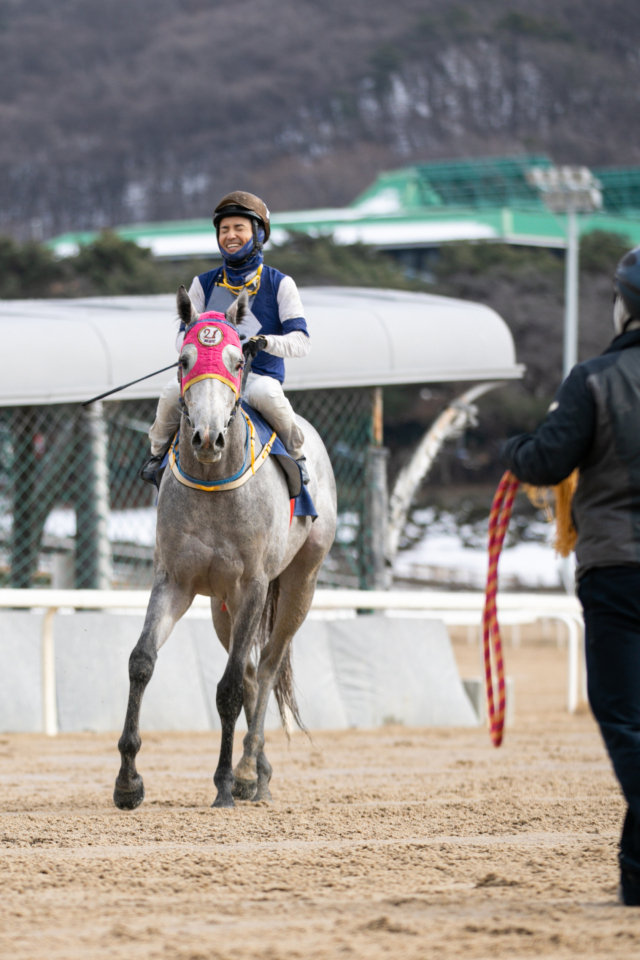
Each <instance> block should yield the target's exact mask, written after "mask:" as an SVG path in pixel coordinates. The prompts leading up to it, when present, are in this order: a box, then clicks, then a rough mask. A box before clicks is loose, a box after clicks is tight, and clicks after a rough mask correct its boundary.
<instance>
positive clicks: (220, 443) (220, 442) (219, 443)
mask: <svg viewBox="0 0 640 960" xmlns="http://www.w3.org/2000/svg"><path fill="white" fill-rule="evenodd" d="M214 447H215V449H216V450H224V433H222V431H221V432H220V433H219V434H218V436H217V437H216V442H215V443H214Z"/></svg>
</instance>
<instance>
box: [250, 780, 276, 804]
mask: <svg viewBox="0 0 640 960" xmlns="http://www.w3.org/2000/svg"><path fill="white" fill-rule="evenodd" d="M259 800H265V801H266V802H267V803H273V797H272V796H271V790H269V787H268V785H266V784H265V786H264V787H258V789H257V790H256V794H255V797H253V802H254V803H258V801H259Z"/></svg>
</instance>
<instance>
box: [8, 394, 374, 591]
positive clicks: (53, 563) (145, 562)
mask: <svg viewBox="0 0 640 960" xmlns="http://www.w3.org/2000/svg"><path fill="white" fill-rule="evenodd" d="M291 400H292V402H293V404H294V407H295V409H296V410H297V411H298V412H299V413H300V414H301V415H302V416H304V417H305V418H306V419H308V420H309V421H310V422H311V423H312V424H313V425H314V426H315V427H316V429H317V430H318V431H319V433H320V434H321V436H322V438H323V440H324V441H325V443H326V445H327V449H328V451H329V455H330V457H331V460H332V463H333V466H334V470H335V474H336V480H337V486H338V509H339V526H338V536H337V538H336V543H335V544H334V547H333V549H332V551H331V554H330V556H329V557H328V558H327V561H326V563H325V566H324V568H323V570H322V573H321V578H320V579H321V582H322V583H323V584H324V585H335V586H362V587H364V586H367V585H368V584H369V581H370V568H371V563H370V560H369V548H368V546H367V544H368V535H367V517H366V512H367V501H366V496H365V469H366V462H367V451H368V449H369V445H370V443H371V436H370V431H371V390H369V389H360V390H316V391H300V392H296V393H292V394H291ZM155 407H156V403H155V401H154V400H137V401H131V400H125V401H119V402H118V401H115V402H105V403H104V404H102V410H100V405H98V404H95V405H94V407H93V408H91V410H90V411H83V409H82V407H80V406H79V405H77V404H59V405H52V406H47V407H14V408H3V409H0V583H1V584H2V585H3V586H12V587H22V588H28V587H46V586H54V587H59V588H72V587H76V588H80V589H106V588H116V589H118V588H121V589H127V588H128V589H133V588H144V587H148V586H150V585H151V581H152V564H153V549H154V543H155V524H156V508H155V500H156V496H155V491H154V489H153V488H152V487H151V486H150V485H149V484H145V483H143V482H142V481H141V480H139V479H138V470H139V469H140V466H141V465H142V463H143V462H144V460H145V459H146V457H147V456H148V452H149V441H148V438H147V433H148V430H149V426H150V424H151V422H152V420H153V417H154V414H155ZM222 495H223V494H222Z"/></svg>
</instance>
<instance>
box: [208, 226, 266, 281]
mask: <svg viewBox="0 0 640 960" xmlns="http://www.w3.org/2000/svg"><path fill="white" fill-rule="evenodd" d="M263 243H264V230H263V229H262V227H258V243H257V244H256V245H255V246H254V239H253V237H251V240H247V242H246V243H245V245H244V246H243V247H240V249H239V250H236V252H235V253H227V251H226V250H223V248H222V247H221V246H220V241H218V249H219V250H220V253H221V254H222V260H223V262H224V268H225V273H226V274H227V280H228V281H229V283H231V284H233V286H234V287H239V286H240V285H241V284H243V283H246V281H247V277H249V276H250V275H251V274H252V273H255V272H256V270H257V269H258V267H259V266H260V264H261V263H262V260H263V257H262V244H263ZM252 250H253V254H252V256H251V257H249V259H248V260H247V261H246V262H245V263H243V264H241V265H240V266H238V265H237V264H238V260H243V259H244V258H245V257H246V256H247V254H248V253H250V252H251V251H252Z"/></svg>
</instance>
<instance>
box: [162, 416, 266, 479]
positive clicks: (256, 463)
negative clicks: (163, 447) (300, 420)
mask: <svg viewBox="0 0 640 960" xmlns="http://www.w3.org/2000/svg"><path fill="white" fill-rule="evenodd" d="M241 413H242V416H243V417H244V418H245V420H246V421H247V425H248V427H249V444H250V450H251V466H249V467H247V469H246V470H245V472H244V473H243V474H242V476H241V477H238V479H237V480H234V481H233V482H232V483H223V484H220V485H219V486H204V485H202V484H200V483H194V482H193V480H187V478H186V477H183V476H182V474H181V473H180V471H179V470H178V467H177V464H176V455H175V446H176V441H175V440H174V441H173V443H172V444H171V448H170V450H169V466H170V467H171V472H172V474H173V475H174V477H175V478H176V480H178V481H179V482H180V483H181V484H183V485H184V486H185V487H191V489H192V490H204V491H205V493H215V492H219V491H224V490H236V489H237V488H238V487H241V486H242V485H243V484H245V483H246V482H247V480H249V479H250V478H251V477H252V476H254V474H255V473H256V471H257V470H259V469H260V467H261V466H262V464H263V463H264V462H265V460H266V459H267V457H268V456H269V454H270V453H271V447H272V446H273V441H274V440H275V439H276V434H275V432H274V433H272V434H271V436H270V437H269V440H268V441H267V443H265V445H264V447H263V448H262V450H261V451H260V454H259V455H258V458H257V459H256V455H255V428H254V426H253V423H252V422H251V419H250V418H249V417H248V416H247V415H246V413H245V412H244V410H242V411H241Z"/></svg>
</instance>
